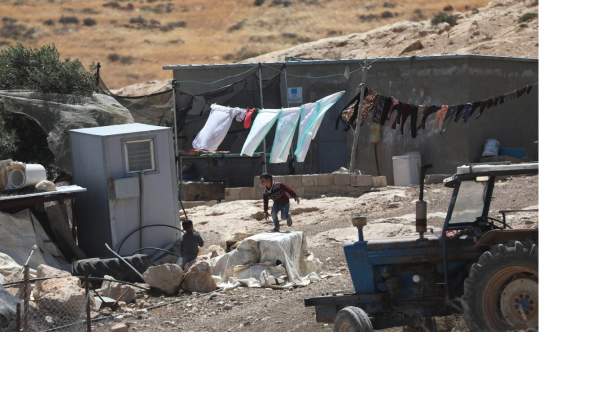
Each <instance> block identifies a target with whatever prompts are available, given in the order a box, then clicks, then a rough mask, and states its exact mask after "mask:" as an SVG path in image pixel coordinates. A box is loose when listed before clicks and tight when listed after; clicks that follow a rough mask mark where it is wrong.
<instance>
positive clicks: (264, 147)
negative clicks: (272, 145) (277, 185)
mask: <svg viewBox="0 0 600 410" xmlns="http://www.w3.org/2000/svg"><path fill="white" fill-rule="evenodd" d="M258 84H259V86H258V91H259V93H260V108H265V104H264V100H263V83H262V64H261V63H258ZM262 149H263V155H262V162H263V167H262V168H263V174H266V173H267V137H266V136H265V138H264V139H263V142H262Z"/></svg>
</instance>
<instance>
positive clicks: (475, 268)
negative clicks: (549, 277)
mask: <svg viewBox="0 0 600 410" xmlns="http://www.w3.org/2000/svg"><path fill="white" fill-rule="evenodd" d="M537 249H538V247H537V244H536V243H535V242H533V241H510V242H505V243H500V244H496V245H494V246H492V247H491V248H490V249H489V250H488V251H485V252H484V253H483V254H482V255H481V256H480V257H479V260H478V261H477V262H475V263H473V264H472V265H471V269H470V271H469V275H468V276H467V278H466V279H465V281H464V293H463V297H462V300H461V302H462V307H463V315H464V320H465V323H466V325H467V327H468V328H469V330H470V331H472V332H485V331H490V330H491V329H487V325H486V323H485V320H484V318H483V317H482V314H481V312H479V309H478V305H479V303H478V301H477V296H478V295H480V294H481V292H482V289H483V286H484V285H485V284H486V281H487V279H488V278H489V277H490V276H491V275H492V274H493V273H494V269H495V268H496V267H497V266H499V265H501V264H504V263H505V261H506V260H507V259H511V260H514V261H517V260H525V261H528V262H531V260H535V263H536V266H537V258H538V251H537Z"/></svg>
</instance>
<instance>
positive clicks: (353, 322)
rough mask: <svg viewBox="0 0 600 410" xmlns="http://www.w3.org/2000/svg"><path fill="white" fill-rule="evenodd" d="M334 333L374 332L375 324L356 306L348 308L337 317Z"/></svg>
mask: <svg viewBox="0 0 600 410" xmlns="http://www.w3.org/2000/svg"><path fill="white" fill-rule="evenodd" d="M333 331H334V332H372V331H373V324H372V323H371V319H369V316H368V315H367V312H365V311H364V310H362V309H361V308H359V307H356V306H346V307H345V308H343V309H342V310H340V311H339V312H338V313H337V315H336V316H335V324H334V325H333Z"/></svg>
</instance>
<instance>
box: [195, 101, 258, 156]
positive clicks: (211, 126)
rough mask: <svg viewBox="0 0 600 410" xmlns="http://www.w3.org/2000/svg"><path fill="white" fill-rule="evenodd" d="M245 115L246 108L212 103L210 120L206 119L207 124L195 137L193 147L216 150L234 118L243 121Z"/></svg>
mask: <svg viewBox="0 0 600 410" xmlns="http://www.w3.org/2000/svg"><path fill="white" fill-rule="evenodd" d="M245 115H246V110H244V109H242V108H234V107H225V106H223V105H219V104H212V105H211V106H210V115H209V116H208V120H206V124H204V127H203V128H202V129H201V130H200V132H199V133H198V135H196V138H194V141H193V142H192V147H193V148H194V149H195V150H202V151H210V152H214V151H216V150H217V149H218V148H219V145H221V143H222V142H223V140H224V139H225V136H226V135H227V132H228V131H229V128H230V127H231V122H232V121H233V119H234V118H235V119H236V120H237V121H243V120H244V117H245Z"/></svg>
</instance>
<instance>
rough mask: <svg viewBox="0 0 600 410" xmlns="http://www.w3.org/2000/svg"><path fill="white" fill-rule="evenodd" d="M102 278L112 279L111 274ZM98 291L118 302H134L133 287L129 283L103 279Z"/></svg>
mask: <svg viewBox="0 0 600 410" xmlns="http://www.w3.org/2000/svg"><path fill="white" fill-rule="evenodd" d="M104 279H113V278H112V277H111V276H104ZM99 293H100V294H101V295H102V296H107V297H109V298H112V299H114V300H116V301H119V302H121V301H122V302H125V303H133V302H135V288H134V287H133V286H130V285H125V284H122V283H116V282H111V281H108V280H106V281H103V282H102V287H101V288H100V291H99Z"/></svg>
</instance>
